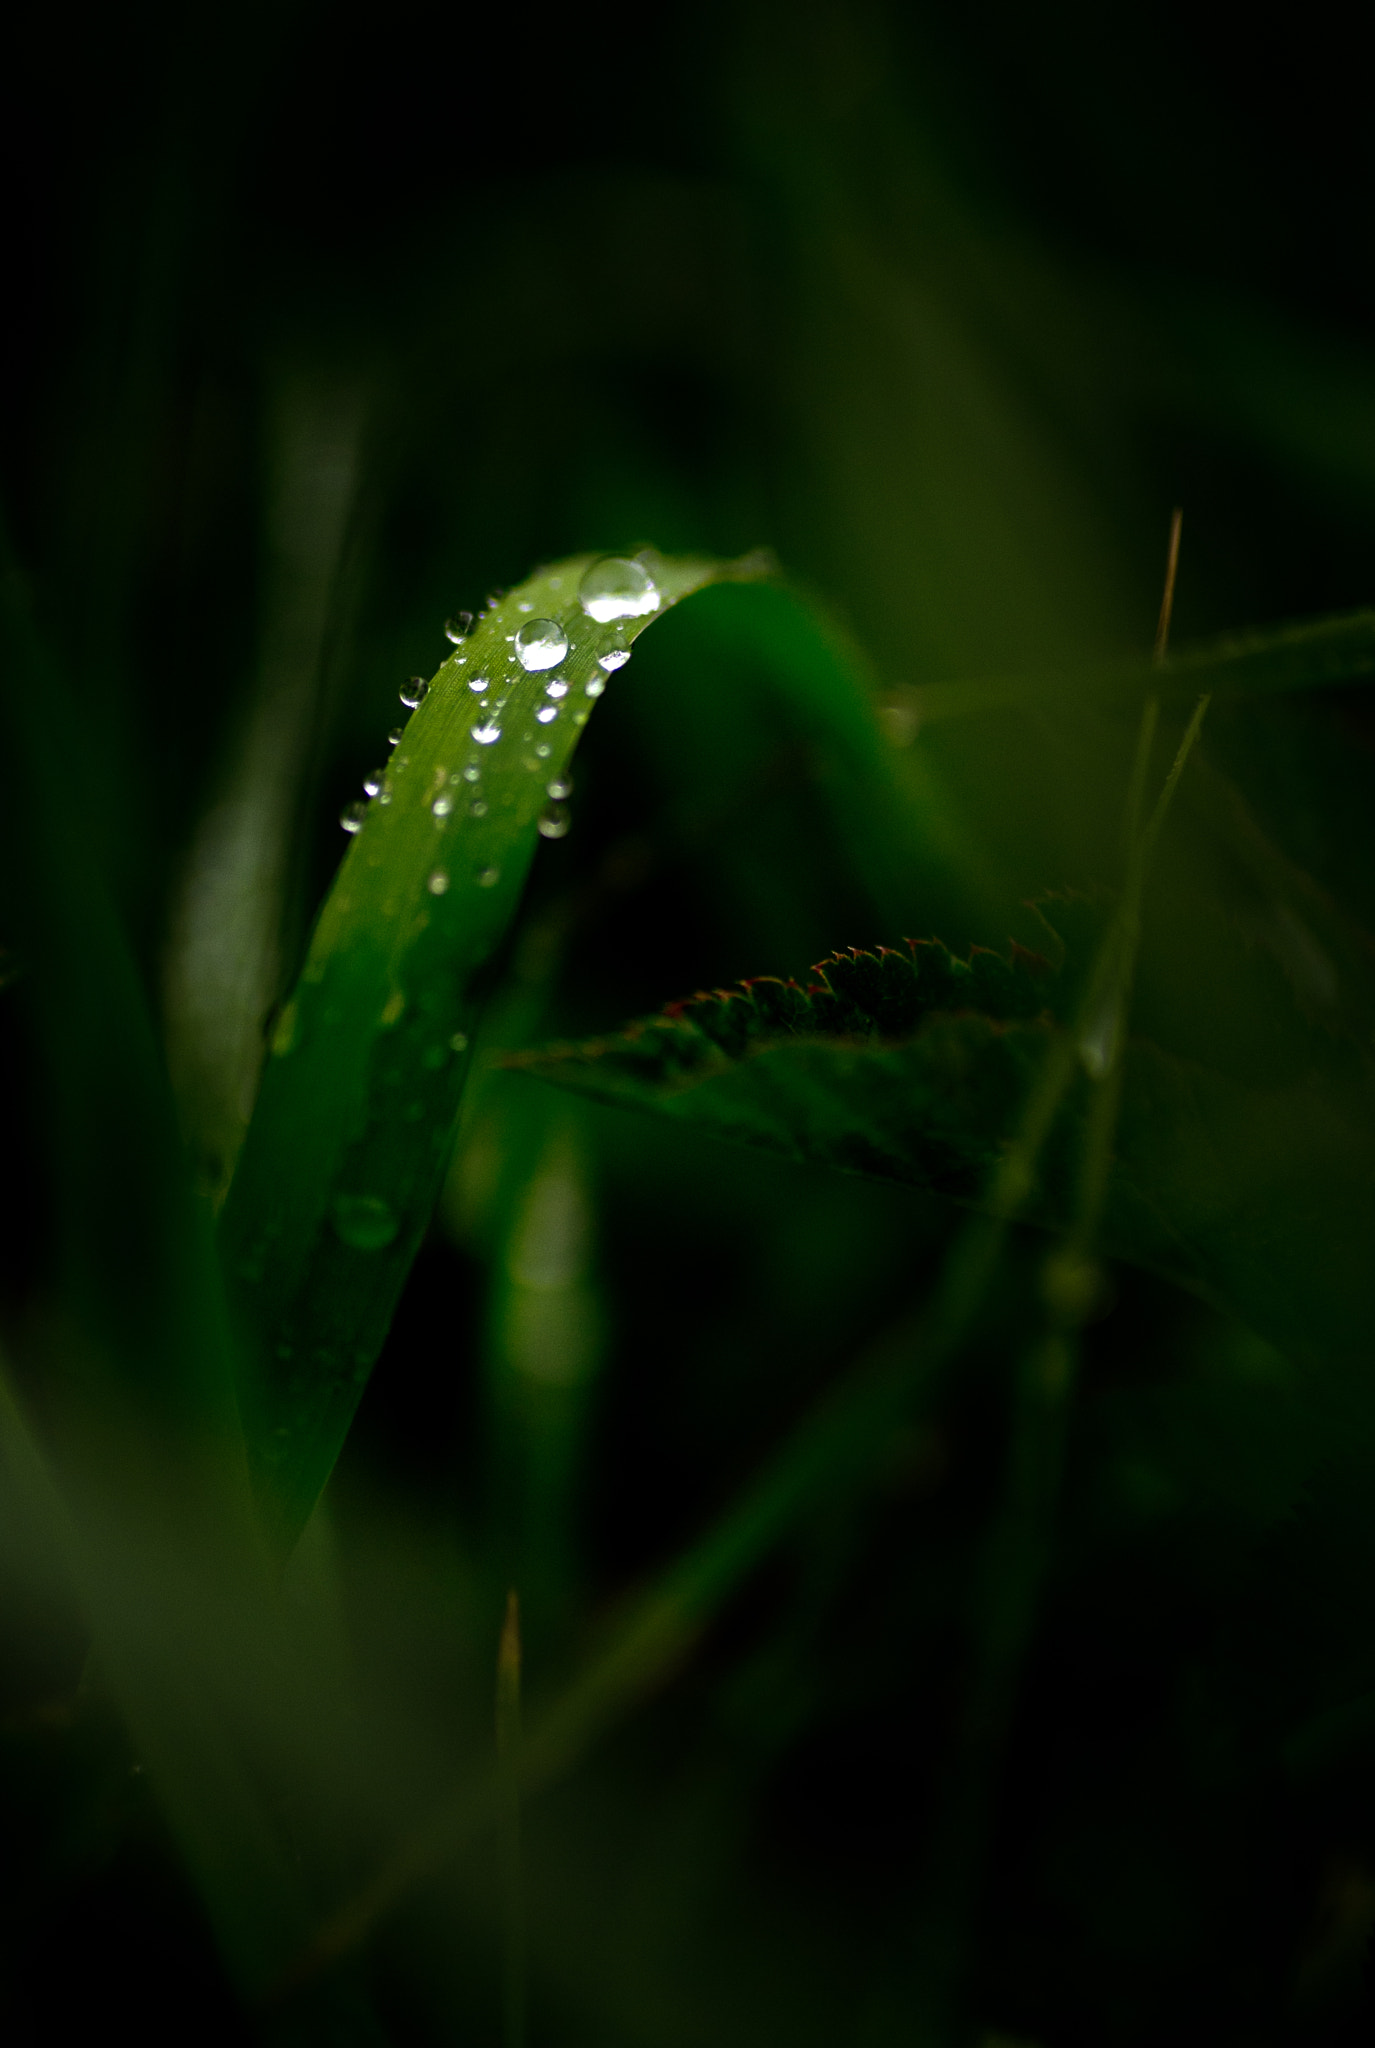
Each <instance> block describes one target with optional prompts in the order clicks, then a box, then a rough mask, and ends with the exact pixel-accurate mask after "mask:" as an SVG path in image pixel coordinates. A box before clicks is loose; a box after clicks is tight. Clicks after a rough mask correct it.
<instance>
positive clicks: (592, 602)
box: [578, 555, 659, 626]
mask: <svg viewBox="0 0 1375 2048" xmlns="http://www.w3.org/2000/svg"><path fill="white" fill-rule="evenodd" d="M578 599H579V602H580V603H581V605H582V608H583V610H584V611H585V612H586V613H587V616H588V618H589V619H595V620H596V621H597V623H598V625H602V626H604V625H606V624H607V623H608V621H609V620H611V619H643V618H646V617H647V616H648V614H649V613H650V612H657V611H658V609H659V593H658V590H657V589H656V588H655V585H654V578H653V577H652V576H651V575H650V573H649V571H648V569H646V568H645V567H644V565H643V564H642V563H640V562H631V561H627V560H626V558H625V557H624V556H623V555H606V556H604V557H603V558H602V560H601V561H600V562H594V563H593V564H592V567H591V568H590V569H589V570H588V571H587V573H586V575H585V576H584V577H583V579H582V582H581V583H580V584H579V585H578Z"/></svg>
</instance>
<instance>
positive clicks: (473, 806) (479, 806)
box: [468, 796, 487, 818]
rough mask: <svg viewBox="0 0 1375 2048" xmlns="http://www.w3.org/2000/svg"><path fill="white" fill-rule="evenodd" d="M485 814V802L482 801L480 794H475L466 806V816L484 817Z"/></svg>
mask: <svg viewBox="0 0 1375 2048" xmlns="http://www.w3.org/2000/svg"><path fill="white" fill-rule="evenodd" d="M486 815H487V806H486V804H485V803H484V802H483V801H482V798H481V797H480V796H475V797H474V798H473V800H472V802H471V803H470V804H469V806H468V816H469V817H470V818H485V817H486Z"/></svg>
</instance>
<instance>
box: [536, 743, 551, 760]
mask: <svg viewBox="0 0 1375 2048" xmlns="http://www.w3.org/2000/svg"><path fill="white" fill-rule="evenodd" d="M551 752H552V749H551V747H550V745H549V742H548V740H541V741H540V743H539V745H538V746H537V747H536V748H535V753H536V756H537V757H538V759H539V760H541V761H547V760H548V759H549V756H550V753H551Z"/></svg>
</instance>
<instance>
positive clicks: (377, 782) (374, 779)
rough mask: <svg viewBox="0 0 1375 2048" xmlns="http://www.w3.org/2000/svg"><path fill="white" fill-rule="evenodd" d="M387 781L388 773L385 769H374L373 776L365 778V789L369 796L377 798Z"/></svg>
mask: <svg viewBox="0 0 1375 2048" xmlns="http://www.w3.org/2000/svg"><path fill="white" fill-rule="evenodd" d="M386 779H387V771H386V769H385V768H374V769H373V770H372V772H371V774H369V775H365V776H364V777H363V788H364V789H365V790H366V792H367V794H368V795H369V796H376V795H377V793H378V791H379V790H380V789H381V787H382V784H383V783H384V782H385V781H386Z"/></svg>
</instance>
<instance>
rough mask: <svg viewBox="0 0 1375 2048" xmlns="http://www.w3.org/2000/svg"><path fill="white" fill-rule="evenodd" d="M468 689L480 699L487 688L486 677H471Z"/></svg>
mask: <svg viewBox="0 0 1375 2048" xmlns="http://www.w3.org/2000/svg"><path fill="white" fill-rule="evenodd" d="M468 688H469V689H470V690H471V691H472V693H473V695H474V696H475V697H480V696H481V695H482V693H483V691H484V690H485V689H486V688H487V678H486V676H469V678H468Z"/></svg>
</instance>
